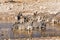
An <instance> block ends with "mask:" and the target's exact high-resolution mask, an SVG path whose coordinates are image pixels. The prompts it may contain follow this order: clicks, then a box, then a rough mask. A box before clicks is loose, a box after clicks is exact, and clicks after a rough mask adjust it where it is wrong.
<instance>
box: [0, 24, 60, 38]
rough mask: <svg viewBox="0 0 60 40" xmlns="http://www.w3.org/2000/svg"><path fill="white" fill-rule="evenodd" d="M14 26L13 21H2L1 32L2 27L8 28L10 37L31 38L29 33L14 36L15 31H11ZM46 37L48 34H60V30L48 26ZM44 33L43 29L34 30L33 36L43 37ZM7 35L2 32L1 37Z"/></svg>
mask: <svg viewBox="0 0 60 40" xmlns="http://www.w3.org/2000/svg"><path fill="white" fill-rule="evenodd" d="M12 27H13V23H0V33H1V29H5V30H6V29H8V31H7V35H8V37H9V38H29V35H24V34H21V35H18V36H17V37H15V36H14V34H13V32H12V31H11V28H12ZM44 35H45V37H47V36H60V30H56V28H55V29H52V28H51V29H49V28H47V30H46V31H45V34H44ZM44 35H41V31H33V34H32V37H33V38H35V37H42V36H44ZM6 37H7V36H6V35H5V36H4V37H3V36H1V34H0V38H6Z"/></svg>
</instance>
